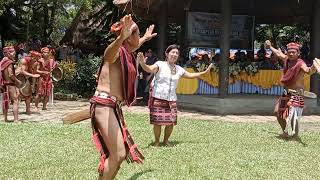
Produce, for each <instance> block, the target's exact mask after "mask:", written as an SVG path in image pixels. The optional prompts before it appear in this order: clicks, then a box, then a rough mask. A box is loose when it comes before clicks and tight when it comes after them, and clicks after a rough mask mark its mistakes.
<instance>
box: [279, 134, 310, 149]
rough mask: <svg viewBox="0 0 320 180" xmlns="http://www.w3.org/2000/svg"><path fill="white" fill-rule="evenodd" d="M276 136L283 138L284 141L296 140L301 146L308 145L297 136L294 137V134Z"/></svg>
mask: <svg viewBox="0 0 320 180" xmlns="http://www.w3.org/2000/svg"><path fill="white" fill-rule="evenodd" d="M276 138H277V139H281V140H284V141H296V142H298V143H300V144H301V145H302V146H303V147H307V146H308V145H307V144H306V143H305V142H303V141H302V139H301V138H300V137H299V136H298V137H295V136H289V137H285V136H283V135H281V134H280V135H278V136H276Z"/></svg>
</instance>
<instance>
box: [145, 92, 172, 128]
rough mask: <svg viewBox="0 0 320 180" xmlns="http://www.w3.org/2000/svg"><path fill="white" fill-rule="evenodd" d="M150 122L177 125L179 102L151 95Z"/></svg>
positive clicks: (161, 124)
mask: <svg viewBox="0 0 320 180" xmlns="http://www.w3.org/2000/svg"><path fill="white" fill-rule="evenodd" d="M149 109H150V124H154V125H159V126H169V125H177V112H178V110H177V102H176V101H166V100H162V99H157V98H153V97H150V99H149Z"/></svg>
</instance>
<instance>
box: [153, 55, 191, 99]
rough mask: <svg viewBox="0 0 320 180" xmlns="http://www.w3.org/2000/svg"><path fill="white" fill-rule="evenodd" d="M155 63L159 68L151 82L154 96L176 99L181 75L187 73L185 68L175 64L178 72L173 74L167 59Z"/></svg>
mask: <svg viewBox="0 0 320 180" xmlns="http://www.w3.org/2000/svg"><path fill="white" fill-rule="evenodd" d="M155 64H156V65H157V66H158V68H159V70H158V72H157V73H156V74H155V76H154V78H153V80H152V83H151V86H152V97H154V98H157V99H163V100H167V101H176V100H177V94H176V89H177V86H178V82H179V79H180V77H181V76H182V75H183V74H184V73H185V70H184V69H183V68H182V67H181V66H178V65H175V67H176V74H174V75H173V74H171V69H170V67H169V64H168V63H167V62H166V61H157V62H156V63H155Z"/></svg>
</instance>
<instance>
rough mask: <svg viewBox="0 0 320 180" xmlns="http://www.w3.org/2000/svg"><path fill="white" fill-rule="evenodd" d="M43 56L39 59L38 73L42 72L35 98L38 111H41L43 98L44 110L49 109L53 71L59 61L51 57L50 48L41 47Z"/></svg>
mask: <svg viewBox="0 0 320 180" xmlns="http://www.w3.org/2000/svg"><path fill="white" fill-rule="evenodd" d="M41 53H42V58H41V59H39V61H38V66H37V74H40V78H39V81H38V88H37V95H36V98H35V106H36V111H37V112H39V101H40V98H43V101H42V103H43V106H42V110H47V104H48V101H49V97H50V95H51V91H52V86H53V83H52V79H51V71H52V70H53V69H54V68H55V67H56V65H57V63H56V62H55V60H54V59H51V58H50V54H49V48H47V47H44V48H42V49H41Z"/></svg>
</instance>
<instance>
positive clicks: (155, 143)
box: [152, 142, 160, 147]
mask: <svg viewBox="0 0 320 180" xmlns="http://www.w3.org/2000/svg"><path fill="white" fill-rule="evenodd" d="M152 146H154V147H160V143H159V142H154V143H153V144H152Z"/></svg>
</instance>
